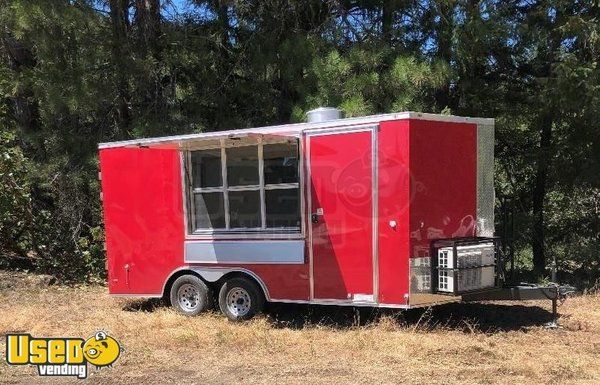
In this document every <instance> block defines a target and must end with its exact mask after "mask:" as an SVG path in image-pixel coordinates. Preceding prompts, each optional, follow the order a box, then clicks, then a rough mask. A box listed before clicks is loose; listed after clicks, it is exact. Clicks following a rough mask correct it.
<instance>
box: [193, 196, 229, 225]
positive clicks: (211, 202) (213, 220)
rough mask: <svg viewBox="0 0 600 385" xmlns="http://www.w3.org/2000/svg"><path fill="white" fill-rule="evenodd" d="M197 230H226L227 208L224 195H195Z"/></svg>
mask: <svg viewBox="0 0 600 385" xmlns="http://www.w3.org/2000/svg"><path fill="white" fill-rule="evenodd" d="M194 205H195V206H196V207H195V214H196V228H197V229H218V228H225V207H224V205H223V193H222V192H211V193H198V194H194Z"/></svg>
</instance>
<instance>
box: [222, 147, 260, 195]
mask: <svg viewBox="0 0 600 385" xmlns="http://www.w3.org/2000/svg"><path fill="white" fill-rule="evenodd" d="M225 151H226V153H227V184H228V185H229V186H247V185H258V146H243V147H230V148H227V149H226V150H225Z"/></svg>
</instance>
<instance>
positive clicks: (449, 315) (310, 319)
mask: <svg viewBox="0 0 600 385" xmlns="http://www.w3.org/2000/svg"><path fill="white" fill-rule="evenodd" d="M548 308H550V305H549V306H548ZM265 313H266V314H267V317H268V318H269V320H270V321H271V322H272V323H273V325H274V326H276V327H287V328H303V327H305V326H308V325H315V324H317V325H323V326H328V327H334V328H340V329H343V328H351V327H356V326H368V325H373V324H376V323H378V322H379V321H380V320H381V319H382V318H383V317H385V318H388V319H391V320H392V321H393V322H394V324H396V325H397V326H401V327H408V328H414V329H418V330H433V329H438V328H443V329H454V330H460V331H465V332H485V333H490V332H496V331H510V330H522V329H525V328H527V327H532V326H541V325H543V324H545V323H547V322H550V321H552V319H553V318H552V313H551V312H550V311H549V310H546V309H544V308H541V307H539V306H534V305H529V306H525V305H513V304H510V305H508V304H496V303H454V304H446V305H438V306H434V307H431V308H423V309H411V310H395V309H378V308H352V307H341V306H317V305H310V306H309V305H292V304H269V306H268V307H267V309H266V311H265Z"/></svg>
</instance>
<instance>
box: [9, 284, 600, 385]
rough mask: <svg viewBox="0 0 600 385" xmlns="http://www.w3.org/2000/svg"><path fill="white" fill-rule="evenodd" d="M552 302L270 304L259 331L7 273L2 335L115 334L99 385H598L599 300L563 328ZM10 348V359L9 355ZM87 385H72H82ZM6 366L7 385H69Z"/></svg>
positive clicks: (96, 374) (579, 305) (97, 375)
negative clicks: (550, 326) (384, 307)
mask: <svg viewBox="0 0 600 385" xmlns="http://www.w3.org/2000/svg"><path fill="white" fill-rule="evenodd" d="M549 308H550V304H549V303H527V304H523V303H518V304H517V303H515V304H468V305H451V306H443V307H439V308H436V309H434V310H431V311H425V312H423V311H411V312H408V313H405V314H401V313H398V312H387V311H376V312H371V311H369V310H364V309H363V310H361V311H356V310H354V309H348V308H331V307H327V308H326V307H309V306H284V305H277V306H270V307H269V308H268V309H267V314H266V315H265V316H261V317H259V318H257V319H255V320H253V321H251V322H248V323H244V324H233V323H230V322H228V321H226V319H225V318H224V317H222V316H220V315H219V314H218V313H209V314H206V315H203V316H200V317H196V318H186V317H183V316H180V315H178V314H176V313H175V312H173V311H172V310H170V309H169V308H166V307H163V306H160V305H159V304H157V303H156V302H152V301H146V302H144V301H127V300H117V299H113V298H110V297H109V296H108V295H107V294H106V289H105V288H103V287H100V286H93V287H76V288H72V287H71V288H69V287H61V286H49V287H45V286H43V285H36V284H35V283H34V281H32V280H31V279H23V277H22V276H19V275H15V274H14V273H7V272H0V333H1V334H5V333H7V332H10V331H23V332H29V333H32V334H33V335H34V336H63V335H66V336H81V337H87V336H89V335H90V334H91V333H93V332H94V331H96V330H98V329H105V330H108V331H109V332H110V333H111V334H112V335H114V336H115V337H116V338H117V339H118V340H119V341H120V342H121V344H122V345H123V346H124V348H125V349H126V350H125V352H124V353H123V354H122V356H121V357H120V358H119V360H118V361H117V362H116V363H115V365H114V367H113V368H109V369H103V370H100V371H95V370H94V369H92V370H91V373H92V375H91V376H90V378H89V379H88V380H86V381H88V382H91V383H102V384H105V383H118V384H129V383H160V384H169V383H177V384H203V383H238V382H242V381H244V382H251V383H264V384H271V385H272V384H287V383H305V384H306V383H319V384H330V383H361V384H370V383H390V384H396V383H403V384H423V383H427V384H556V383H564V384H598V383H600V296H598V295H586V296H581V297H577V298H573V299H570V300H568V301H567V302H566V303H565V304H564V305H563V306H562V307H560V308H559V311H560V313H561V314H562V318H561V323H562V325H563V328H562V329H559V330H546V329H544V328H543V326H542V325H543V323H544V322H547V321H548V320H550V314H549V313H548V309H549ZM4 344H5V340H4V338H2V339H1V342H0V351H4V349H5V346H4ZM80 381H81V380H77V379H74V378H73V379H71V378H69V379H68V382H72V383H80ZM64 382H65V378H62V379H60V378H59V379H56V378H55V379H52V378H40V377H37V374H36V370H35V369H34V368H32V367H27V366H26V367H8V366H7V365H6V363H5V361H4V360H2V362H1V363H0V383H2V384H30V383H64Z"/></svg>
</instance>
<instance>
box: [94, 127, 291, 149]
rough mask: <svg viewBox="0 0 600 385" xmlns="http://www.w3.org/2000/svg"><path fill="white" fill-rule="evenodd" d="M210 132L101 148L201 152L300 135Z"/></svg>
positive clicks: (114, 144) (114, 143)
mask: <svg viewBox="0 0 600 385" xmlns="http://www.w3.org/2000/svg"><path fill="white" fill-rule="evenodd" d="M240 131H241V132H232V131H226V132H210V133H203V134H192V135H180V136H167V137H163V138H151V139H138V140H130V141H124V142H113V143H107V145H104V146H100V148H110V147H126V148H127V147H129V148H157V149H184V150H199V149H203V148H215V147H220V146H222V145H225V146H227V147H229V146H248V145H254V144H257V143H259V142H263V143H280V142H288V141H296V140H297V139H298V138H299V136H300V133H299V132H291V133H261V132H244V130H240Z"/></svg>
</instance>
